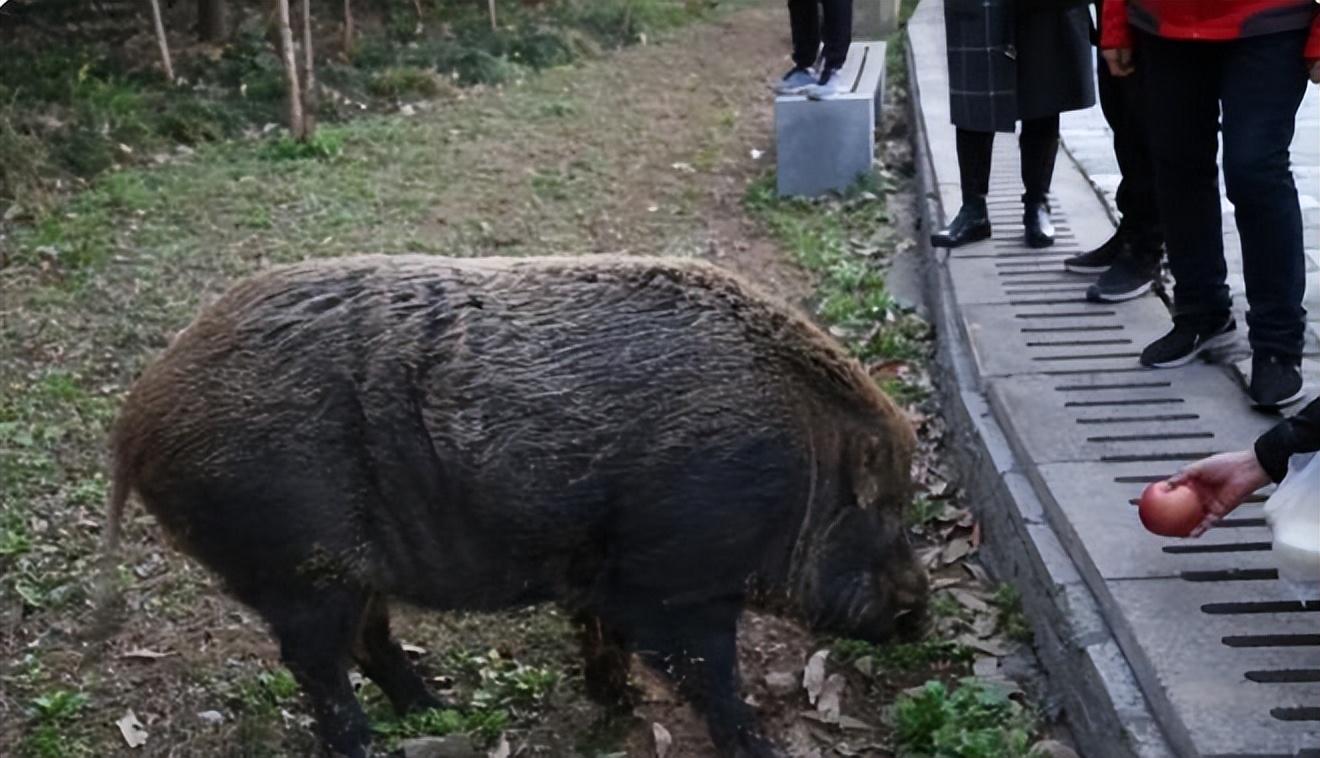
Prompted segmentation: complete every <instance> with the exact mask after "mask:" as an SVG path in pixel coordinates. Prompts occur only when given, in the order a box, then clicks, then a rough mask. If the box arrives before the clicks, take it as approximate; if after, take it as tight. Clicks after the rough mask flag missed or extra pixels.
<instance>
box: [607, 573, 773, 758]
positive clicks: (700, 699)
mask: <svg viewBox="0 0 1320 758" xmlns="http://www.w3.org/2000/svg"><path fill="white" fill-rule="evenodd" d="M740 611H741V603H740V602H739V601H737V600H735V599H728V600H716V601H708V602H705V603H702V604H699V605H692V606H682V607H668V608H666V607H663V606H657V607H655V608H653V609H639V610H638V611H636V612H634V613H633V614H630V615H632V616H633V617H632V619H631V621H632V622H633V623H632V624H631V625H630V626H632V628H633V629H634V630H635V640H636V643H635V645H636V649H637V651H638V653H639V654H640V655H641V656H642V657H643V659H644V660H645V661H646V662H647V663H648V664H650V665H651V666H653V667H655V668H656V669H657V670H659V671H662V672H664V673H665V674H666V675H668V676H669V677H670V678H671V679H673V680H674V681H675V682H676V683H677V684H678V686H679V690H680V691H681V692H682V694H683V697H685V698H686V699H687V701H688V702H689V703H691V704H692V706H693V707H694V708H696V709H697V712H699V713H701V714H702V715H703V716H705V718H706V724H707V726H708V728H709V729H710V736H711V741H712V742H714V743H715V749H716V750H718V751H719V753H720V755H722V756H725V757H726V758H781V757H782V755H783V754H782V753H780V752H779V751H778V750H776V749H775V748H774V746H773V745H771V743H770V742H769V741H767V740H766V739H765V737H763V736H762V734H761V727H760V721H759V719H758V718H757V714H756V711H755V710H753V709H752V708H751V707H750V706H748V705H747V704H746V703H744V702H743V701H742V698H740V697H739V696H738V649H737V625H738V615H739V612H740Z"/></svg>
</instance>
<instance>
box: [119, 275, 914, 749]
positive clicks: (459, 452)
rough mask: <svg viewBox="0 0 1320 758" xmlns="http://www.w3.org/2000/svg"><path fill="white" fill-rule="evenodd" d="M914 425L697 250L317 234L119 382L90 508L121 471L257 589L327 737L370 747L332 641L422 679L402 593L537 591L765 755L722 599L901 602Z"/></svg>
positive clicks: (814, 338) (897, 606) (455, 599)
mask: <svg viewBox="0 0 1320 758" xmlns="http://www.w3.org/2000/svg"><path fill="white" fill-rule="evenodd" d="M912 442H913V439H912V432H911V431H910V429H909V427H908V424H907V423H906V421H905V419H904V418H903V416H902V414H901V412H899V411H898V410H897V409H896V408H895V407H894V405H893V404H892V403H891V402H890V401H889V400H888V399H887V398H886V397H885V396H884V395H883V394H882V393H881V392H879V390H878V389H876V387H875V386H874V385H873V383H872V382H871V381H870V379H869V378H868V377H867V376H866V375H865V373H864V372H863V371H862V369H861V368H860V366H858V365H857V364H856V363H855V362H854V361H852V360H851V359H850V358H849V357H848V356H847V355H846V354H844V353H843V352H842V351H841V350H840V349H839V348H838V347H836V346H835V345H834V344H833V343H832V342H831V341H830V340H829V339H828V338H827V337H825V336H824V335H823V334H821V333H820V332H819V331H818V330H817V329H816V328H814V327H813V326H811V325H810V324H809V323H808V322H806V321H805V320H804V319H802V318H801V317H799V316H797V315H796V314H794V313H793V312H792V311H791V310H790V309H788V308H786V307H783V306H780V305H778V304H776V303H774V302H772V301H770V300H768V299H766V298H764V297H762V296H760V295H758V294H756V293H755V292H753V291H751V290H750V289H749V288H748V287H747V285H745V284H743V283H742V282H740V281H738V280H737V279H735V278H733V277H731V276H730V275H728V274H725V273H721V272H720V271H719V270H718V269H716V268H714V267H712V266H709V265H705V264H700V263H695V262H685V261H671V260H663V259H612V258H565V259H490V260H453V259H444V258H435V257H423V256H398V257H384V256H373V257H360V258H348V259H337V260H330V261H319V262H309V263H304V264H300V265H295V266H291V267H287V268H282V269H275V270H272V271H269V272H267V273H264V274H260V275H258V276H256V277H254V278H251V279H249V280H247V281H245V282H242V283H240V284H239V285H237V286H236V287H234V288H233V289H232V290H230V291H229V292H228V293H227V294H225V295H224V296H223V297H222V298H221V299H220V300H219V301H218V302H216V303H215V304H214V305H212V306H211V307H209V308H207V309H206V310H205V311H204V312H203V313H202V314H201V315H200V316H199V317H198V319H197V320H196V321H195V322H194V323H193V324H192V325H190V326H189V327H188V328H187V329H186V330H185V331H184V332H183V333H181V334H180V335H179V337H178V338H176V340H175V341H174V343H173V344H172V345H171V346H170V347H169V349H168V350H167V351H166V352H165V354H164V355H163V356H162V357H161V358H160V359H159V360H158V361H157V362H156V363H155V364H154V365H152V366H150V367H149V368H148V369H147V371H146V372H145V373H144V374H143V376H142V377H141V379H140V380H139V381H138V382H137V383H136V384H135V385H134V387H133V389H132V391H131V393H130V396H129V399H128V401H127V403H126V404H125V407H124V409H123V411H122V413H121V416H120V419H119V421H118V423H117V424H116V427H115V432H114V436H113V440H112V447H113V453H114V460H115V478H116V487H115V494H114V496H113V497H114V499H115V502H114V503H112V512H111V519H112V523H111V528H112V531H113V530H114V529H115V528H117V527H116V525H117V521H118V513H119V511H120V510H122V507H123V500H124V498H125V497H126V496H127V494H128V493H129V492H130V491H136V492H137V493H138V495H139V497H140V498H141V500H142V501H143V502H144V503H145V504H146V506H147V508H148V509H149V510H150V511H151V513H153V514H154V515H155V516H156V518H157V519H158V520H159V521H160V523H161V524H162V525H163V527H164V528H165V530H166V531H167V532H168V533H169V534H170V536H171V537H172V538H173V540H174V541H175V542H176V543H177V544H179V545H180V546H181V547H182V548H183V549H184V550H185V551H187V552H188V553H190V554H192V555H193V556H195V557H196V558H198V559H199V560H200V561H201V562H202V563H204V564H205V565H206V566H207V567H209V568H210V569H211V570H213V571H214V572H215V573H217V574H218V575H219V576H220V577H221V578H222V579H223V581H224V583H225V585H226V588H227V589H228V590H229V591H230V592H231V593H232V594H234V595H235V596H236V597H237V598H239V599H240V600H242V601H243V602H245V603H247V604H248V605H250V606H252V607H253V608H255V609H256V610H257V611H258V612H259V613H261V614H262V616H263V617H264V618H265V619H266V620H267V621H268V622H269V624H270V625H271V627H272V631H273V632H274V634H275V635H276V637H277V638H278V639H279V641H280V643H281V655H282V657H283V659H284V661H285V663H286V664H287V665H288V666H289V668H290V670H291V671H292V672H293V673H294V675H295V676H296V677H297V678H298V680H299V682H300V684H301V685H302V686H303V688H304V690H305V691H306V692H307V694H308V696H309V698H310V700H311V702H312V705H313V707H314V710H315V714H316V717H317V721H318V727H319V731H320V735H321V738H322V740H323V742H324V744H325V745H326V747H327V748H328V749H329V751H330V752H332V753H334V754H339V755H346V756H353V757H354V758H357V757H358V756H364V755H366V754H367V752H368V743H369V738H370V731H369V728H368V726H367V723H366V720H365V718H364V717H363V715H362V712H361V709H360V708H359V707H358V705H357V702H356V700H355V699H354V695H353V691H352V689H351V688H350V686H349V683H348V678H347V667H348V666H349V665H350V663H353V662H356V663H357V664H358V665H359V666H360V667H361V668H362V669H363V671H364V673H366V674H367V675H368V676H370V677H371V678H372V679H374V680H375V681H377V682H378V683H379V684H380V685H381V688H382V689H383V690H384V691H385V692H386V694H387V695H388V696H389V697H390V699H391V700H392V701H393V704H394V705H395V707H396V708H398V709H400V710H408V709H413V708H424V707H431V706H434V705H437V704H438V702H437V701H436V699H435V698H434V697H433V696H432V695H431V694H430V693H429V692H428V691H427V689H426V687H425V686H424V685H423V683H422V681H421V679H420V678H419V677H418V676H417V674H416V673H414V672H413V671H412V669H411V668H410V666H409V664H408V662H407V661H406V659H405V658H404V655H403V653H402V651H401V649H400V648H399V646H398V644H397V643H396V642H394V641H393V639H392V638H391V636H390V632H389V620H388V611H387V603H388V601H389V600H390V599H400V600H404V601H407V602H410V603H414V604H417V605H421V606H425V607H429V608H436V609H464V610H492V609H499V608H507V607H510V606H515V605H521V604H529V603H537V602H544V601H556V602H559V603H561V604H563V605H564V606H566V607H568V608H570V609H571V610H573V611H575V612H577V613H579V614H581V615H582V616H583V617H586V618H590V619H591V620H592V625H593V627H595V628H596V629H597V630H606V636H607V637H608V638H609V639H610V640H612V641H614V642H617V643H619V644H621V645H624V646H627V647H629V648H631V649H635V650H638V651H643V652H642V654H643V655H644V657H645V658H646V659H647V661H648V662H649V663H652V664H654V665H657V666H659V667H660V668H661V669H662V670H664V671H667V672H668V673H670V674H671V675H672V676H674V678H675V679H676V680H677V681H678V683H679V685H680V688H681V690H682V691H683V692H684V693H685V695H686V696H687V697H688V698H689V699H690V700H692V701H693V703H694V705H696V707H697V708H698V709H700V710H701V711H702V712H703V713H704V714H705V716H706V717H707V720H708V723H709V725H710V728H711V734H712V738H713V739H714V741H715V744H716V746H717V748H718V749H719V750H720V751H721V753H722V754H725V755H739V756H743V755H746V756H769V755H776V754H777V753H775V751H774V749H773V747H771V746H770V745H769V744H768V743H767V742H766V741H765V740H764V739H763V738H762V737H761V736H760V734H759V730H758V728H757V724H756V720H755V716H754V714H753V713H751V712H750V710H749V709H748V707H747V706H746V705H745V704H743V703H742V701H741V700H740V699H739V696H738V693H737V684H736V671H735V665H736V664H735V649H734V631H735V627H736V620H737V616H738V614H739V612H740V611H741V610H742V609H743V608H744V607H745V606H747V605H748V604H751V605H756V606H760V607H767V608H770V609H772V610H779V611H782V612H785V613H788V614H793V615H797V616H799V617H800V618H802V619H804V620H805V621H807V622H808V623H809V624H811V625H812V626H814V627H815V628H818V629H826V630H830V631H833V632H837V633H840V634H847V635H850V636H854V637H863V638H868V639H874V640H878V639H882V638H885V637H887V636H888V635H890V634H891V633H893V632H894V631H895V629H896V626H902V625H903V623H904V622H905V621H911V620H913V619H915V618H916V617H917V616H919V611H920V609H921V608H922V606H923V604H924V594H925V577H924V574H923V573H922V572H921V570H920V569H919V567H918V566H917V565H916V563H915V561H914V560H913V557H912V553H911V551H910V549H909V548H908V545H907V542H906V538H905V536H904V530H903V528H902V525H901V520H902V519H901V509H902V507H903V504H904V503H905V502H906V500H907V497H908V469H909V460H910V456H911V449H912ZM618 665H622V662H621V661H620V662H618ZM608 668H609V667H605V668H604V669H602V666H601V665H600V663H599V661H596V662H595V663H594V664H591V665H589V666H588V669H587V672H588V678H589V682H588V684H589V686H593V685H594V686H595V689H594V691H596V692H598V693H599V692H601V691H602V690H604V689H607V688H608V687H607V685H608V683H609V682H611V681H614V682H617V681H619V674H618V672H617V671H609V670H608Z"/></svg>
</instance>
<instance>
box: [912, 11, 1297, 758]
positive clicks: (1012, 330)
mask: <svg viewBox="0 0 1320 758" xmlns="http://www.w3.org/2000/svg"><path fill="white" fill-rule="evenodd" d="M908 33H909V38H910V43H911V44H910V45H909V67H910V69H911V72H912V76H911V77H910V80H911V82H912V85H913V86H912V89H913V98H912V107H913V109H914V116H915V118H914V131H915V133H916V136H917V142H918V154H917V163H918V168H919V173H920V178H921V181H922V188H923V191H924V194H925V198H926V202H925V204H924V207H923V209H922V210H923V218H924V221H925V222H926V224H927V225H928V227H933V226H935V225H938V224H940V223H943V222H944V221H945V220H947V218H948V217H950V216H951V215H952V214H953V213H954V212H955V211H956V210H957V207H958V204H959V195H960V193H959V187H958V170H957V158H956V155H955V150H954V130H953V127H952V126H951V125H950V123H949V117H948V116H949V111H948V108H949V103H948V77H947V70H946V63H945V43H944V24H943V0H922V2H921V4H920V5H919V6H918V8H917V11H916V14H915V15H914V17H913V18H912V21H911V22H910V25H909V27H908ZM1314 102H1315V101H1314V100H1312V101H1310V106H1309V107H1312V108H1314ZM1095 117H1096V118H1098V111H1097V112H1096V114H1095ZM1077 123H1078V122H1077V121H1076V120H1075V119H1074V120H1072V121H1070V122H1069V127H1070V139H1071V141H1070V143H1069V146H1070V147H1071V148H1073V149H1074V150H1075V151H1076V152H1077V154H1078V155H1079V156H1080V157H1079V159H1078V161H1077V162H1076V163H1074V162H1073V161H1069V160H1061V161H1060V162H1059V168H1058V173H1057V175H1056V179H1055V193H1054V194H1055V197H1054V201H1055V212H1054V216H1055V223H1056V225H1057V226H1058V229H1059V241H1058V244H1057V245H1056V246H1055V247H1054V248H1052V249H1049V250H1044V251H1041V250H1030V249H1027V248H1026V247H1025V246H1024V244H1023V240H1022V229H1021V203H1020V200H1019V195H1020V194H1021V185H1020V180H1019V179H1018V163H1017V149H1016V140H1014V139H1011V138H1008V137H1007V135H1005V138H1003V139H1000V140H998V142H997V148H996V157H995V169H994V174H993V177H992V180H991V196H990V199H989V204H990V212H991V219H992V222H993V223H994V226H995V234H994V237H993V238H992V239H990V240H987V241H985V242H983V243H979V244H976V245H972V246H968V247H965V248H961V249H958V250H955V251H948V250H931V251H930V256H929V261H930V266H929V270H928V272H927V282H928V288H927V289H928V294H929V298H930V300H931V302H930V306H931V311H932V313H933V314H934V319H935V321H936V324H937V328H938V330H939V334H940V340H939V347H940V367H941V369H942V370H943V373H944V374H945V376H943V377H942V379H943V381H941V383H940V387H941V394H942V400H943V401H944V405H943V410H944V412H945V415H946V417H947V418H948V419H949V421H950V426H951V428H952V429H953V432H954V434H955V436H956V439H955V443H954V444H953V445H951V446H950V447H951V448H952V449H954V450H955V453H956V455H957V456H958V458H959V464H960V468H961V469H962V474H963V480H964V486H965V487H966V488H967V490H968V492H969V493H970V494H971V495H972V497H973V498H974V499H975V500H974V502H978V503H979V515H980V517H981V520H982V523H983V525H984V527H985V530H986V534H987V541H986V548H985V549H986V552H987V558H988V559H989V561H990V563H991V564H992V566H994V567H995V569H996V571H997V572H998V573H999V574H1000V575H1001V576H1002V577H1004V578H1007V579H1011V580H1013V581H1014V582H1015V583H1016V584H1017V585H1018V586H1019V588H1020V589H1021V590H1022V592H1023V596H1024V606H1025V609H1026V611H1027V613H1028V615H1029V617H1030V618H1031V619H1032V622H1033V627H1034V630H1035V632H1036V643H1037V649H1038V652H1039V653H1040V657H1041V659H1042V660H1043V661H1044V662H1045V664H1046V666H1047V667H1048V668H1049V670H1050V672H1051V675H1052V682H1053V683H1054V685H1055V689H1056V695H1057V697H1058V699H1059V701H1060V703H1061V704H1062V706H1063V709H1064V710H1065V712H1066V713H1067V715H1068V717H1069V721H1070V725H1071V726H1072V728H1073V729H1074V731H1075V732H1076V733H1077V736H1078V739H1079V742H1080V743H1081V744H1082V746H1083V749H1084V752H1085V755H1086V758H1135V757H1138V756H1139V757H1141V758H1156V757H1158V756H1179V758H1210V757H1211V756H1213V757H1215V758H1227V757H1229V756H1234V757H1236V758H1247V757H1252V758H1284V757H1285V756H1288V757H1290V758H1316V757H1317V756H1320V635H1318V634H1317V632H1318V631H1320V616H1318V615H1317V613H1318V612H1320V598H1317V599H1314V600H1311V601H1309V602H1308V601H1306V600H1305V599H1299V598H1298V596H1297V595H1296V594H1295V592H1294V590H1292V589H1291V588H1289V587H1286V586H1284V584H1283V583H1282V582H1280V581H1279V580H1278V574H1277V571H1276V570H1275V567H1274V564H1273V560H1272V554H1271V551H1270V534H1269V530H1268V528H1267V527H1266V525H1265V522H1264V520H1263V518H1262V515H1261V512H1260V511H1261V507H1260V502H1259V498H1258V499H1257V500H1256V501H1255V502H1253V503H1251V504H1249V505H1247V506H1244V507H1243V508H1242V509H1240V510H1239V511H1238V512H1237V513H1236V514H1235V515H1234V518H1233V519H1230V520H1226V521H1225V522H1224V523H1223V524H1222V525H1221V527H1219V528H1216V529H1214V530H1212V531H1211V533H1210V534H1208V535H1206V536H1205V537H1203V538H1202V539H1200V540H1195V541H1183V540H1171V539H1163V538H1159V537H1155V536H1153V535H1151V534H1149V533H1147V532H1146V531H1145V530H1144V529H1143V528H1142V527H1141V525H1140V522H1139V520H1138V519H1137V516H1136V512H1135V508H1133V506H1132V502H1133V498H1135V497H1136V496H1137V495H1138V494H1139V493H1140V491H1141V488H1142V487H1143V486H1144V485H1145V484H1146V483H1147V482H1151V481H1156V480H1159V479H1162V478H1164V477H1166V476H1168V475H1170V474H1171V473H1173V472H1174V471H1175V470H1177V468H1178V467H1180V466H1182V465H1184V464H1185V463H1187V462H1189V461H1191V460H1195V459H1197V458H1200V457H1203V456H1205V455H1207V454H1210V453H1214V452H1218V451H1223V450H1233V449H1241V448H1244V447H1247V446H1249V445H1250V444H1251V442H1252V441H1253V440H1254V438H1255V437H1256V435H1258V434H1259V433H1260V432H1262V431H1263V430H1265V429H1267V428H1269V426H1271V425H1272V424H1273V423H1274V422H1275V421H1276V419H1275V418H1272V417H1269V416H1265V415H1262V414H1258V413H1256V412H1254V411H1252V410H1251V409H1250V408H1249V407H1248V404H1247V401H1246V397H1245V395H1244V393H1243V392H1242V389H1241V387H1240V383H1239V380H1238V379H1237V378H1236V377H1234V376H1232V374H1231V372H1230V371H1228V370H1226V368H1225V367H1224V366H1216V365H1210V364H1205V363H1198V364H1194V365H1189V366H1185V367H1182V368H1179V369H1173V370H1168V371H1149V370H1145V369H1142V368H1141V367H1140V366H1138V365H1137V361H1136V358H1137V355H1138V353H1139V351H1140V349H1141V347H1142V346H1143V345H1145V344H1146V343H1147V342H1148V341H1149V340H1151V339H1153V338H1155V337H1157V336H1158V335H1159V334H1162V333H1163V332H1164V331H1165V330H1166V329H1167V328H1168V325H1169V316H1168V313H1167V311H1166V310H1165V308H1164V306H1163V304H1162V303H1161V302H1160V301H1159V300H1157V299H1156V298H1154V297H1146V298H1142V299H1139V300H1137V301H1133V302H1130V303H1126V304H1122V305H1096V304H1091V303H1087V302H1086V301H1085V299H1084V291H1085V287H1086V285H1087V283H1088V280H1087V279H1086V278H1083V277H1077V276H1073V275H1070V274H1068V273H1066V272H1064V271H1063V270H1062V265H1061V262H1062V260H1063V258H1065V257H1067V256H1068V255H1072V254H1075V253H1077V252H1079V251H1081V250H1085V249H1088V248H1090V247H1092V246H1094V245H1097V244H1099V243H1100V242H1102V241H1103V240H1104V239H1105V238H1106V237H1108V235H1109V234H1111V233H1112V231H1113V223H1112V221H1111V212H1110V211H1111V209H1110V208H1108V207H1107V206H1106V202H1105V200H1104V199H1103V198H1102V196H1101V195H1100V194H1098V193H1097V192H1096V191H1095V189H1094V187H1093V182H1095V183H1103V179H1101V180H1098V181H1097V180H1096V179H1095V177H1093V176H1088V175H1087V173H1085V171H1084V169H1086V163H1087V161H1088V158H1087V149H1084V148H1083V146H1082V145H1081V143H1080V142H1079V135H1081V134H1083V132H1081V131H1079V127H1078V126H1077ZM1085 128H1086V129H1089V130H1090V132H1088V133H1090V134H1091V136H1092V137H1094V138H1096V140H1095V144H1093V145H1090V146H1089V148H1091V149H1093V151H1092V153H1091V158H1090V160H1094V161H1096V162H1097V163H1096V164H1095V165H1097V166H1098V165H1099V164H1098V161H1100V160H1101V157H1102V156H1101V152H1102V151H1101V148H1100V145H1099V138H1100V137H1102V136H1103V131H1102V128H1101V127H1099V126H1096V124H1095V123H1094V122H1093V123H1091V125H1090V126H1088V127H1085ZM1301 131H1302V130H1301V129H1299V132H1301ZM1311 131H1314V130H1311ZM1308 138H1313V135H1311V134H1307V135H1302V139H1303V140H1306V139H1308ZM1306 144H1308V143H1304V144H1303V149H1310V148H1308V147H1307V146H1306ZM1298 152H1299V154H1300V153H1301V152H1302V151H1301V150H1299V151H1298ZM1094 171H1095V174H1096V176H1100V177H1103V176H1104V174H1103V171H1101V170H1100V168H1095V169H1094ZM1307 176H1310V177H1314V174H1309V175H1304V176H1301V177H1299V179H1300V181H1301V182H1302V183H1303V184H1305V183H1306V182H1308V181H1309V182H1311V187H1312V190H1314V179H1313V178H1309V179H1308V178H1307ZM1307 194H1309V195H1310V196H1311V197H1315V196H1317V195H1320V193H1316V192H1314V191H1311V192H1307ZM1309 205H1310V203H1309V202H1308V206H1309ZM1308 221H1309V223H1310V224H1311V226H1312V227H1314V224H1315V221H1316V218H1315V213H1314V208H1310V207H1308ZM1226 228H1229V229H1231V224H1229V225H1226ZM1311 233H1312V234H1314V232H1313V231H1312V232H1311ZM1312 296H1314V291H1313V293H1312ZM1316 312H1317V313H1318V314H1320V308H1316Z"/></svg>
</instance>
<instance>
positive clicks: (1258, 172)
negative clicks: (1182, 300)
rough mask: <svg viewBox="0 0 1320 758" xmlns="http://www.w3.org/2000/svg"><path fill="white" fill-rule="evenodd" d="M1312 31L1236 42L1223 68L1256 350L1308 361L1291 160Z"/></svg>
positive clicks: (1228, 168) (1231, 178)
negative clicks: (1304, 347)
mask: <svg viewBox="0 0 1320 758" xmlns="http://www.w3.org/2000/svg"><path fill="white" fill-rule="evenodd" d="M1305 43H1306V32H1305V31H1304V30H1303V31H1298V32H1284V33H1280V34H1271V35H1265V36H1260V37H1248V38H1244V39H1241V40H1237V41H1235V42H1233V43H1231V44H1229V45H1227V48H1228V50H1229V53H1228V55H1227V59H1226V60H1225V63H1224V84H1223V119H1224V182H1225V185H1226V189H1227V194H1228V199H1229V201H1231V202H1232V203H1233V207H1234V210H1235V215H1236V218H1237V228H1238V232H1239V234H1241V236H1242V266H1243V273H1244V275H1245V279H1246V285H1247V302H1248V303H1249V304H1250V307H1251V311H1250V313H1248V314H1247V324H1248V326H1249V327H1250V335H1251V344H1252V347H1253V348H1255V349H1256V350H1267V351H1270V352H1274V353H1281V354H1283V355H1287V356H1289V357H1300V356H1301V354H1302V337H1303V334H1304V333H1305V329H1306V326H1305V320H1304V319H1305V317H1306V312H1305V310H1303V308H1302V296H1303V294H1304V290H1305V288H1306V279H1305V276H1306V269H1305V257H1304V253H1303V250H1302V212H1301V208H1300V207H1299V205H1298V201H1297V188H1296V186H1295V185H1294V183H1293V175H1292V170H1291V166H1290V159H1289V154H1288V149H1289V146H1290V145H1291V144H1292V139H1293V131H1294V125H1295V123H1296V118H1297V108H1298V107H1299V106H1300V105H1301V102H1302V96H1303V95H1304V94H1305V93H1306V73H1305V71H1304V69H1303V68H1302V67H1301V66H1300V65H1298V63H1297V61H1299V60H1301V58H1302V51H1303V48H1304V46H1305Z"/></svg>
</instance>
